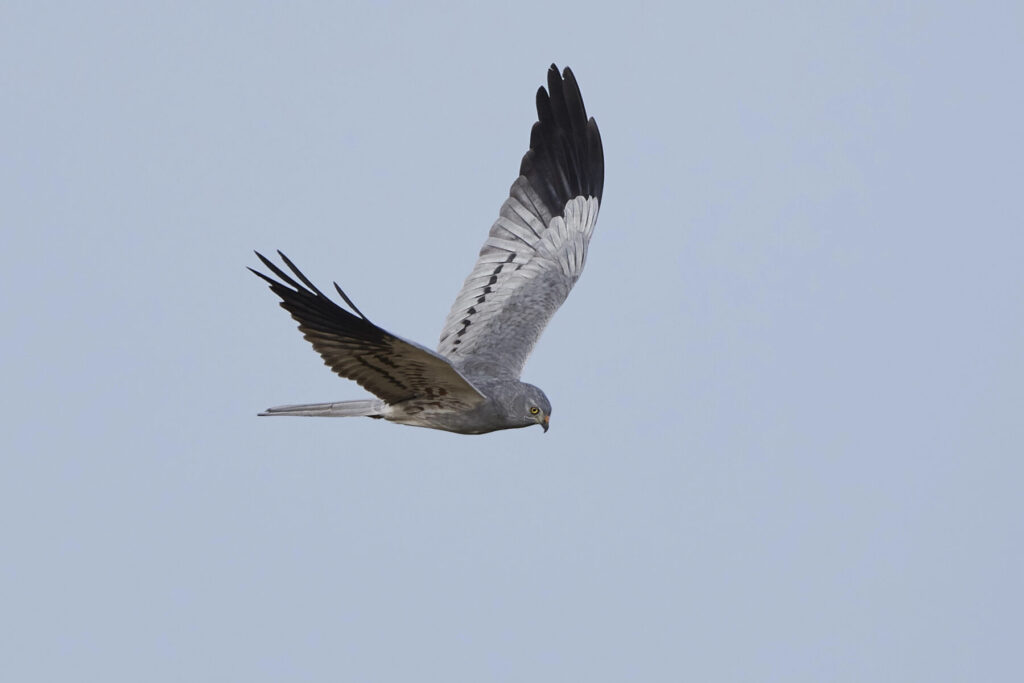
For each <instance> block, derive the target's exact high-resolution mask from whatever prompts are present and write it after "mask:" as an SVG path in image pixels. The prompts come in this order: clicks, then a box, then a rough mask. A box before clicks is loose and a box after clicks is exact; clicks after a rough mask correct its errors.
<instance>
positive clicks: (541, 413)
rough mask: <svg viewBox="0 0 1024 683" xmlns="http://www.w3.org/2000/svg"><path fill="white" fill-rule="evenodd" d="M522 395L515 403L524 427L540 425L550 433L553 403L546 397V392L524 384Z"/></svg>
mask: <svg viewBox="0 0 1024 683" xmlns="http://www.w3.org/2000/svg"><path fill="white" fill-rule="evenodd" d="M522 387H523V391H522V394H521V395H520V396H519V400H518V401H516V402H515V407H516V412H517V413H518V416H519V417H520V418H521V419H522V421H523V426H524V427H530V426H532V425H534V424H539V425H540V426H541V427H543V428H544V431H545V432H546V431H548V421H549V420H550V419H551V401H549V400H548V397H547V396H545V395H544V392H543V391H541V390H540V389H538V388H537V387H535V386H533V385H532V384H523V385H522Z"/></svg>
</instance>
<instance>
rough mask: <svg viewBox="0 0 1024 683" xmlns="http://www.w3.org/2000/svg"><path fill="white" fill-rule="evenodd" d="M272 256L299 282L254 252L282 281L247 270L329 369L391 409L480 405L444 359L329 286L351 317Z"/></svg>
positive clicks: (478, 396) (475, 393) (473, 390)
mask: <svg viewBox="0 0 1024 683" xmlns="http://www.w3.org/2000/svg"><path fill="white" fill-rule="evenodd" d="M277 253H278V254H279V255H280V256H281V259H282V260H283V261H284V262H285V264H286V265H287V266H288V267H289V268H290V269H291V271H292V273H294V274H295V276H296V277H297V278H298V279H299V280H301V282H302V284H300V283H299V282H296V281H295V280H294V279H293V278H292V277H291V276H290V275H288V274H287V273H285V272H284V271H282V270H281V269H280V268H278V267H277V266H276V265H274V264H273V263H271V261H270V260H269V259H267V258H265V257H264V256H263V255H262V254H260V253H259V252H256V255H257V256H258V257H259V258H260V261H262V262H263V265H265V266H266V267H267V268H269V269H270V270H271V272H273V274H274V275H276V276H277V277H278V278H280V280H281V281H282V282H278V281H277V280H274V279H273V278H270V277H268V276H266V275H264V274H263V273H261V272H259V271H256V270H253V269H252V268H250V269H249V270H252V272H253V273H255V274H256V275H258V276H259V277H261V278H263V279H264V280H266V281H267V282H268V283H269V284H270V289H271V290H272V291H273V292H274V294H277V295H278V296H279V297H280V298H281V308H283V309H285V310H286V311H288V312H289V313H291V314H292V318H294V319H295V320H296V321H297V322H298V323H299V330H301V331H302V333H303V336H304V337H305V338H306V339H307V340H309V342H310V343H311V344H312V345H313V348H314V349H316V351H317V353H319V354H320V356H321V357H322V358H323V359H324V363H326V364H327V365H328V366H329V367H330V368H331V370H334V372H336V373H338V374H339V375H341V376H342V377H346V378H348V379H352V380H355V381H356V382H358V383H359V385H360V386H362V387H364V388H365V389H366V390H367V391H369V392H370V393H372V394H374V395H375V396H378V397H379V398H382V399H384V400H385V401H387V402H388V403H390V404H392V405H393V404H396V403H400V402H402V401H410V400H419V401H426V402H428V403H430V404H431V405H433V406H435V407H437V408H441V409H452V410H459V409H465V408H470V407H473V406H475V405H478V404H480V403H481V402H483V401H484V396H483V394H481V393H480V392H479V391H478V390H477V389H476V387H474V386H473V385H472V384H471V383H470V382H469V381H468V380H466V378H465V377H463V376H462V375H461V374H460V373H459V371H458V370H456V369H455V368H454V367H452V365H451V363H450V362H448V360H446V359H445V358H443V357H441V356H439V355H438V354H436V353H434V352H433V351H431V350H429V349H426V348H424V347H422V346H420V345H419V344H415V343H413V342H410V341H406V340H405V339H402V338H400V337H396V336H395V335H393V334H391V333H390V332H387V331H385V330H382V329H381V328H379V327H377V326H376V325H374V324H373V323H371V322H370V321H369V320H368V319H367V318H366V316H364V315H363V314H362V313H361V312H360V311H359V309H358V308H356V306H355V304H353V303H352V301H351V300H350V299H349V298H348V297H347V296H346V295H345V293H344V292H343V291H341V288H340V287H338V285H337V283H335V285H334V287H335V289H337V290H338V293H339V294H340V295H341V298H342V299H344V300H345V303H346V304H348V305H349V307H351V308H352V310H353V311H355V312H356V315H353V314H352V313H350V312H348V311H346V310H345V309H344V308H342V307H341V306H339V305H338V304H336V303H334V302H333V301H331V300H330V299H328V298H327V297H326V296H325V295H324V294H323V293H322V292H321V291H320V290H319V289H317V288H316V287H315V286H314V285H313V283H311V282H310V281H309V280H308V279H307V278H306V276H305V275H303V274H302V273H301V272H300V271H299V269H298V268H296V267H295V265H294V264H293V263H292V262H291V261H290V260H288V257H287V256H285V255H284V254H282V253H281V252H277ZM303 285H305V286H303Z"/></svg>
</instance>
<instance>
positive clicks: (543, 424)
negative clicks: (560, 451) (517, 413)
mask: <svg viewBox="0 0 1024 683" xmlns="http://www.w3.org/2000/svg"><path fill="white" fill-rule="evenodd" d="M550 421H551V416H550V415H545V416H544V419H543V420H542V421H541V423H540V426H541V427H543V428H544V433H545V434H547V432H548V423H549V422H550Z"/></svg>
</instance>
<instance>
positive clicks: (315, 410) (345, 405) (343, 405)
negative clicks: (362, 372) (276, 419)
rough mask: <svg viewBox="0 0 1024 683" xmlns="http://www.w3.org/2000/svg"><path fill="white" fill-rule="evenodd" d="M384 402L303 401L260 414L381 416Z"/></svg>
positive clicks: (370, 400) (376, 400)
mask: <svg viewBox="0 0 1024 683" xmlns="http://www.w3.org/2000/svg"><path fill="white" fill-rule="evenodd" d="M383 403H384V402H383V401H381V400H379V399H367V400H362V401H339V402H336V403H302V404H298V405H290V406H275V407H273V408H267V409H266V410H265V411H263V412H262V413H260V415H307V416H311V417H381V416H382V415H381V410H380V409H381V407H382V404H383Z"/></svg>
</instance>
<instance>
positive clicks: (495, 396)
mask: <svg viewBox="0 0 1024 683" xmlns="http://www.w3.org/2000/svg"><path fill="white" fill-rule="evenodd" d="M547 81H548V83H547V86H548V87H547V90H545V89H544V88H543V87H541V88H539V89H538V91H537V122H536V123H534V124H533V129H532V131H531V132H530V149H529V150H528V151H527V152H526V154H525V156H523V160H522V164H521V165H520V167H519V177H518V178H516V180H515V182H514V183H512V188H511V190H510V191H509V197H508V199H507V200H505V203H504V204H502V206H501V211H500V213H499V215H498V220H496V221H495V222H494V224H493V225H492V226H491V230H490V233H489V235H488V237H487V240H486V241H485V242H484V245H483V248H482V249H481V250H480V256H479V258H478V259H477V262H476V265H475V266H474V267H473V271H472V272H471V273H470V275H469V277H468V278H466V282H465V284H464V285H463V287H462V291H460V292H459V294H458V296H457V297H456V298H455V303H454V304H453V305H452V309H451V312H450V313H449V314H448V319H447V320H445V323H444V329H443V330H442V332H441V341H440V344H439V345H438V348H437V351H436V352H435V351H430V350H429V349H427V348H425V347H423V346H420V345H419V344H416V343H414V342H411V341H407V340H405V339H402V338H401V337H398V336H396V335H393V334H391V333H390V332H387V331H385V330H383V329H381V328H380V327H377V326H376V325H374V324H373V323H372V322H370V321H369V319H368V318H367V317H366V316H365V315H363V314H362V312H360V310H359V309H358V308H357V307H356V305H355V304H354V303H352V300H351V299H349V298H348V296H346V295H345V293H344V292H343V291H342V290H341V288H340V287H339V286H338V285H337V283H335V284H334V288H335V289H336V290H337V291H338V294H339V295H341V298H342V299H343V300H344V302H345V303H346V304H347V305H348V307H349V308H350V309H351V311H349V310H346V309H345V308H342V307H341V306H339V305H338V304H336V303H334V301H332V300H331V299H329V298H328V297H327V296H326V295H325V294H324V293H323V292H321V291H320V290H319V289H317V288H316V286H315V285H313V283H312V282H310V281H309V279H307V278H306V276H305V275H303V274H302V273H301V272H300V271H299V269H298V268H296V267H295V265H294V264H293V263H292V262H291V261H290V260H289V259H288V257H286V256H285V255H284V254H283V253H281V252H280V251H279V252H278V254H279V255H280V257H281V259H282V260H283V261H284V264H285V265H286V266H287V267H288V269H289V270H290V271H291V274H288V273H286V272H285V271H284V270H282V269H281V268H279V267H278V266H276V265H275V264H274V263H272V262H271V261H270V260H269V259H267V258H265V257H264V256H263V255H262V254H260V253H259V252H256V255H257V256H258V257H259V259H260V261H262V262H263V265H264V266H266V267H267V268H268V269H270V271H271V273H273V275H275V276H276V277H277V279H276V280H275V279H273V278H271V277H269V276H267V275H265V274H263V273H261V272H258V271H256V270H253V269H252V268H250V269H249V270H252V272H253V273H255V274H256V275H258V276H259V277H261V278H263V279H264V280H265V281H267V282H268V283H269V284H270V289H271V290H272V291H273V292H274V294H276V295H277V296H278V297H280V298H281V303H280V305H281V307H282V308H284V309H285V310H287V311H288V312H289V313H291V315H292V318H294V319H295V320H296V321H297V322H298V323H299V330H300V331H301V332H302V333H303V336H304V337H305V338H306V339H307V340H308V341H309V342H310V343H311V344H312V345H313V348H314V349H315V350H316V351H317V352H318V353H319V354H320V355H321V356H322V357H323V359H324V362H325V363H326V364H327V365H328V366H330V368H331V369H332V370H333V371H334V372H336V373H337V374H339V375H341V376H342V377H346V378H348V379H352V380H355V381H356V382H357V383H359V384H360V385H361V386H362V387H363V388H365V389H366V390H367V391H369V392H370V393H372V394H374V395H375V396H376V397H377V398H376V399H366V400H358V401H341V402H337V403H308V404H302V405H287V406H278V407H276V408H270V409H268V410H267V411H266V412H263V413H260V415H313V416H323V417H348V416H365V417H372V418H383V419H385V420H389V421H391V422H397V423H399V424H405V425H413V426H417V427H430V428H432V429H442V430H447V431H450V432H457V433H460V434H484V433H487V432H493V431H495V430H498V429H513V428H517V427H529V426H532V425H540V426H541V427H543V428H544V431H545V432H546V431H547V430H548V423H549V420H550V417H551V403H550V402H549V401H548V399H547V397H546V396H545V395H544V392H542V391H541V390H540V389H538V388H537V387H535V386H533V385H531V384H526V383H525V382H521V381H520V380H519V376H520V373H521V372H522V369H523V365H524V364H525V363H526V358H527V356H528V355H529V354H530V351H531V350H532V349H533V346H534V344H535V343H536V342H537V339H538V338H539V337H540V334H541V332H542V331H543V330H544V326H545V325H547V322H548V320H550V319H551V316H552V315H553V314H554V313H555V311H556V310H557V309H558V307H559V306H560V305H561V304H562V302H563V301H565V298H566V297H567V296H568V294H569V290H570V289H572V286H573V285H574V284H576V280H577V279H579V277H580V273H582V272H583V263H584V260H585V259H586V255H587V245H588V243H589V242H590V235H591V234H592V233H593V230H594V224H595V223H596V222H597V212H598V208H599V206H600V203H601V191H602V189H603V186H604V152H603V149H602V147H601V134H600V133H599V132H598V129H597V123H596V122H595V121H594V119H593V118H587V112H586V109H585V108H584V107H583V99H582V97H581V96H580V89H579V86H578V85H577V84H576V78H575V77H574V76H573V73H572V71H571V70H570V69H568V68H566V69H565V71H563V72H562V73H561V74H559V72H558V68H557V67H556V66H555V65H554V64H552V65H551V68H550V69H549V70H548V75H547Z"/></svg>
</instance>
